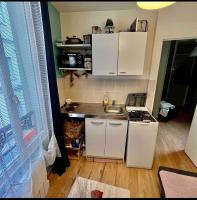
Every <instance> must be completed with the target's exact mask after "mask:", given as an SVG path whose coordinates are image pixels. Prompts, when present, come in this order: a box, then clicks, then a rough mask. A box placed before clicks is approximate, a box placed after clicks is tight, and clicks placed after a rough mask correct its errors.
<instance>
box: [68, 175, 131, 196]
mask: <svg viewBox="0 0 197 200" xmlns="http://www.w3.org/2000/svg"><path fill="white" fill-rule="evenodd" d="M92 190H100V191H101V192H103V196H102V197H103V198H130V191H129V190H127V189H123V188H120V187H115V186H112V185H108V184H105V183H101V182H98V181H94V180H90V179H86V178H83V177H80V176H77V177H76V179H75V182H74V183H73V185H72V187H71V190H70V193H69V195H68V197H67V198H91V191H92Z"/></svg>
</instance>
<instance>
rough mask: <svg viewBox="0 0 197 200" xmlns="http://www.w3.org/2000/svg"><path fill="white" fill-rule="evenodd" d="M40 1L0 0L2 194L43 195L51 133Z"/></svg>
mask: <svg viewBox="0 0 197 200" xmlns="http://www.w3.org/2000/svg"><path fill="white" fill-rule="evenodd" d="M43 37H44V34H43V29H42V18H41V10H40V3H39V2H2V1H1V2H0V197H45V196H46V193H47V190H48V187H49V182H48V180H47V172H46V166H49V165H51V164H53V162H54V160H55V158H56V156H61V155H60V151H59V148H58V145H57V141H56V138H55V136H54V133H53V125H52V116H51V106H50V96H49V88H48V78H47V67H46V57H45V45H44V38H43Z"/></svg>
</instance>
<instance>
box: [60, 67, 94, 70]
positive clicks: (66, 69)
mask: <svg viewBox="0 0 197 200" xmlns="http://www.w3.org/2000/svg"><path fill="white" fill-rule="evenodd" d="M59 69H60V70H71V71H91V70H92V69H88V68H61V67H60V68H59Z"/></svg>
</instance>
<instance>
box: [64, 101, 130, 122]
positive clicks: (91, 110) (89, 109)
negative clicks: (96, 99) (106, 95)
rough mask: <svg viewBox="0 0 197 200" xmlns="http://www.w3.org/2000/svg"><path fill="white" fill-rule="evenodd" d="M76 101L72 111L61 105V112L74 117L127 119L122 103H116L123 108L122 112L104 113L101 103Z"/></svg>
mask: <svg viewBox="0 0 197 200" xmlns="http://www.w3.org/2000/svg"><path fill="white" fill-rule="evenodd" d="M74 103H78V104H79V106H78V107H76V108H75V110H74V111H69V112H68V111H66V110H65V106H62V107H61V113H62V114H64V115H65V116H66V117H76V118H104V119H117V120H128V113H127V111H126V110H125V105H124V104H116V106H121V107H122V108H123V113H122V114H113V113H106V112H105V111H104V107H103V104H102V103H81V102H74Z"/></svg>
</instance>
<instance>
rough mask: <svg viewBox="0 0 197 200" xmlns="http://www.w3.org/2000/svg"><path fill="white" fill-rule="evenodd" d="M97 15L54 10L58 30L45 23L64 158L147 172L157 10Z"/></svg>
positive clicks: (153, 131) (153, 129)
mask: <svg viewBox="0 0 197 200" xmlns="http://www.w3.org/2000/svg"><path fill="white" fill-rule="evenodd" d="M62 4H63V3H62ZM50 7H51V8H50ZM52 7H53V8H52ZM54 7H56V8H54ZM54 9H57V10H58V4H56V3H52V4H51V5H50V6H49V11H50V10H51V11H52V12H54ZM61 9H65V10H61ZM102 9H103V10H101V9H98V8H97V7H96V6H95V7H94V8H91V9H90V10H85V11H83V9H82V8H78V10H77V11H73V10H72V9H71V10H69V7H68V6H67V5H66V4H65V6H60V5H59V12H60V13H59V27H57V24H58V23H57V21H53V20H54V17H53V19H52V20H51V24H52V26H51V29H52V30H51V31H52V33H53V32H56V33H55V34H56V35H55V36H56V37H54V38H53V39H54V41H53V43H54V47H53V49H54V59H55V63H56V76H57V83H58V92H59V100H60V104H61V113H62V118H63V119H64V132H65V147H66V148H67V152H68V155H69V158H70V159H77V160H79V159H80V157H84V158H85V159H87V160H89V161H95V162H96V161H98V162H99V161H100V160H105V161H106V162H107V161H108V160H113V161H114V162H116V161H122V162H124V163H125V164H126V166H127V167H137V168H146V169H151V168H152V164H153V161H154V152H155V144H156V138H157V132H158V122H157V121H156V119H154V117H153V116H152V115H151V113H150V112H149V109H148V108H147V105H146V102H147V96H148V95H149V94H148V93H147V92H148V84H149V74H150V64H151V57H152V49H153V41H154V31H155V26H156V16H157V12H156V11H152V12H145V11H143V10H140V9H138V8H135V9H134V8H133V9H132V10H127V9H125V8H124V10H118V9H117V8H115V7H114V8H109V7H108V8H106V9H108V10H106V9H105V8H102ZM57 10H56V11H55V12H57ZM53 15H54V13H53ZM55 22H56V23H55ZM53 28H55V30H53ZM58 30H59V32H58ZM53 35H54V34H52V36H53Z"/></svg>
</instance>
